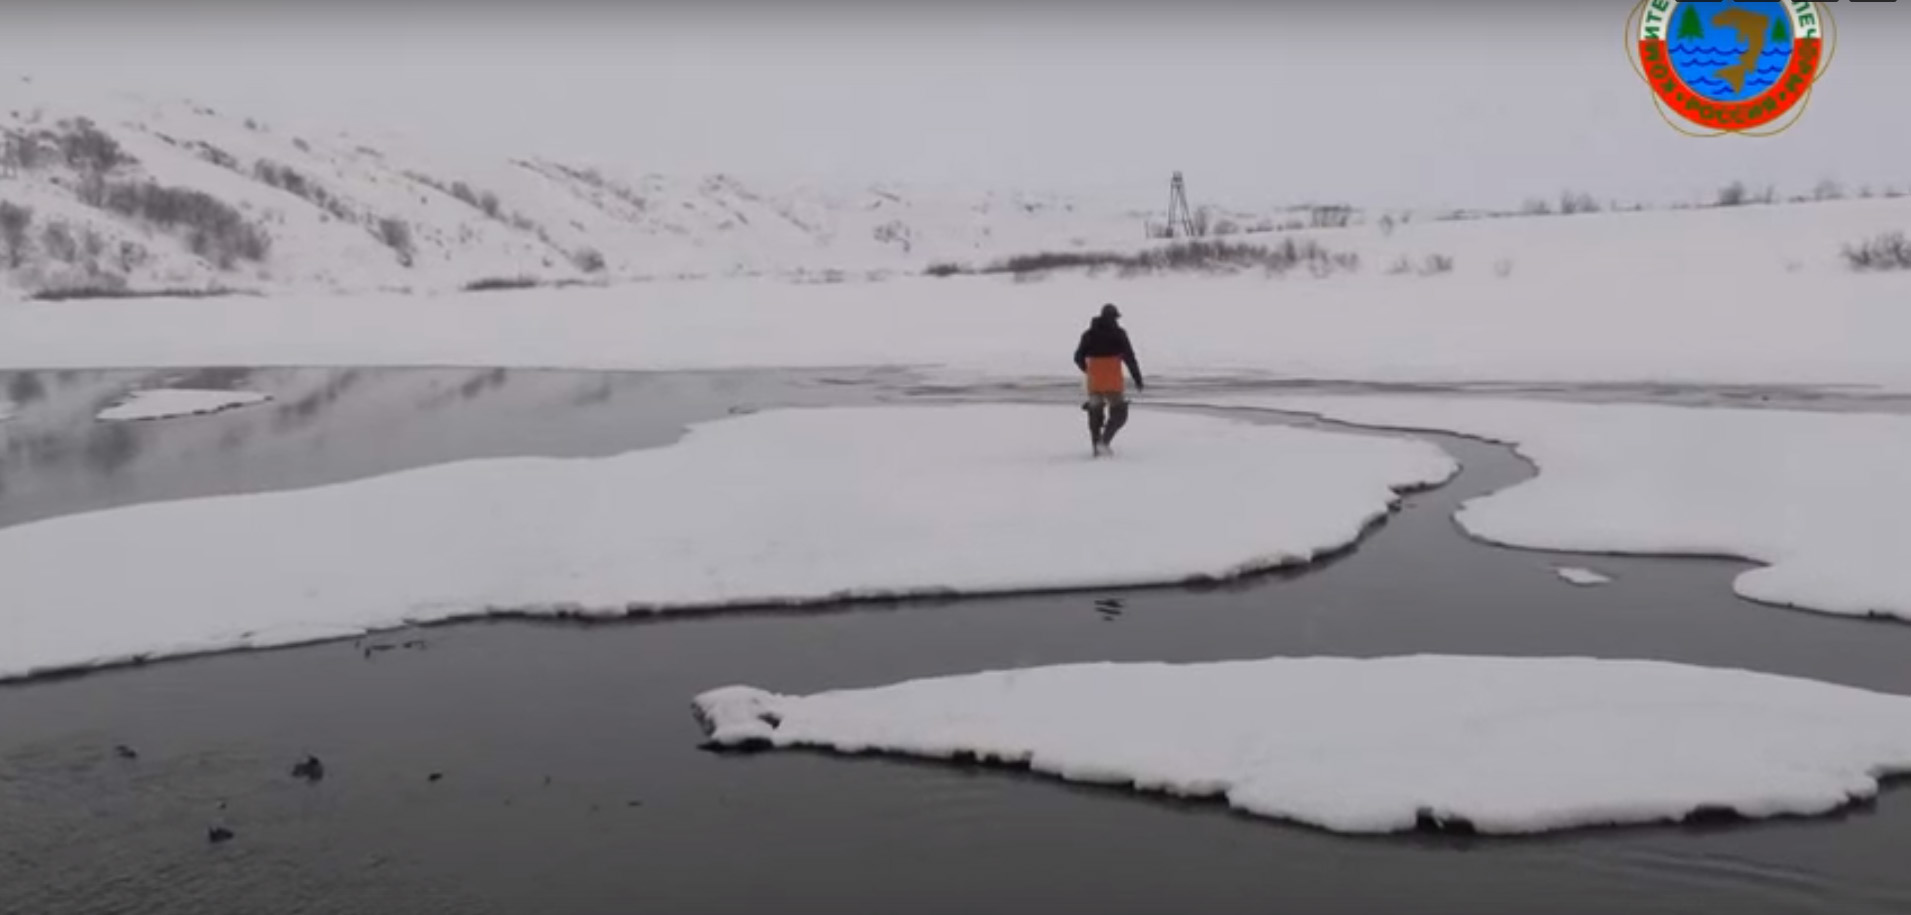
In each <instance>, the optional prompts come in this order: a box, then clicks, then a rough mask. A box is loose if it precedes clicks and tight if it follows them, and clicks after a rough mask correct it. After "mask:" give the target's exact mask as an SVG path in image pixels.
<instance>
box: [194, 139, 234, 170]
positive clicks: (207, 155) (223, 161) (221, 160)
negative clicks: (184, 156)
mask: <svg viewBox="0 0 1911 915" xmlns="http://www.w3.org/2000/svg"><path fill="white" fill-rule="evenodd" d="M193 152H195V153H197V154H198V156H199V158H201V159H204V160H206V161H207V162H211V163H212V164H214V165H217V166H219V167H220V168H223V169H225V170H227V171H233V172H236V171H238V170H239V157H238V156H235V155H233V154H231V153H229V152H226V151H225V150H223V149H220V148H219V147H217V146H214V145H212V144H211V143H207V142H205V141H204V140H201V141H199V142H198V143H196V144H194V145H193Z"/></svg>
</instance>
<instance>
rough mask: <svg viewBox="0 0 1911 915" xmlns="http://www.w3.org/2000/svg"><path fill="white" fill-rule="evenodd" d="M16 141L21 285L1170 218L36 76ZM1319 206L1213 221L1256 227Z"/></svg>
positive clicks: (3, 179)
mask: <svg viewBox="0 0 1911 915" xmlns="http://www.w3.org/2000/svg"><path fill="white" fill-rule="evenodd" d="M0 131H4V134H5V136H6V154H5V159H4V163H5V164H4V165H3V166H0V202H4V203H6V204H9V205H11V206H12V207H15V208H19V209H13V210H11V212H10V213H0V217H5V216H8V215H11V216H12V220H11V223H10V224H9V220H7V219H5V218H0V275H4V280H5V281H4V282H3V283H0V291H5V292H9V293H11V294H21V293H31V292H36V291H42V290H49V289H51V290H58V289H70V288H75V287H103V288H115V287H128V288H134V289H163V288H187V289H207V288H215V287H225V288H240V289H255V290H260V291H265V292H273V291H293V290H301V291H302V290H313V289H324V290H338V291H348V292H361V291H368V290H396V289H420V290H436V289H449V288H458V287H461V286H464V285H466V284H469V283H471V282H474V281H479V280H485V279H497V278H518V277H534V278H538V279H541V280H544V281H547V282H563V281H593V280H617V279H625V280H629V279H660V278H673V277H681V276H686V275H693V276H715V275H737V274H750V275H757V274H771V275H801V274H807V275H828V274H831V273H833V272H840V273H843V274H851V275H863V274H868V273H877V272H884V271H910V272H914V271H919V270H921V269H922V268H923V267H925V266H926V265H928V264H931V263H934V262H936V261H938V260H958V261H964V262H973V261H977V260H985V259H989V258H993V257H998V256H1002V255H1006V254H1022V253H1027V252H1030V251H1035V250H1048V249H1068V248H1071V247H1072V248H1082V247H1087V246H1090V245H1094V246H1107V245H1111V244H1125V245H1132V244H1134V243H1136V242H1139V241H1141V240H1142V239H1143V237H1144V232H1145V226H1144V223H1145V221H1146V220H1148V219H1149V218H1156V219H1158V218H1159V217H1160V214H1159V213H1153V214H1151V213H1147V212H1143V211H1140V210H1136V209H1133V208H1128V207H1123V206H1119V205H1108V204H1105V203H1104V204H1099V205H1097V204H1095V203H1093V202H1089V201H1082V200H1075V199H1070V198H1067V197H1063V196H1059V195H1052V194H1038V193H1020V192H1008V191H997V192H987V191H983V192H950V191H937V190H926V189H920V188H909V187H900V186H885V185H874V186H867V187H861V188H854V189H848V190H843V189H826V188H816V187H795V188H768V187H761V186H755V185H751V184H746V183H744V182H743V181H741V180H739V179H738V178H735V177H732V176H727V175H709V176H701V177H680V176H664V175H658V174H651V173H647V172H645V171H644V170H643V168H642V165H641V163H580V162H556V161H548V160H544V159H536V158H514V157H509V156H500V157H498V158H495V159H486V158H484V157H482V156H473V155H469V154H460V153H453V154H445V153H444V152H443V151H432V150H429V149H427V148H425V147H424V146H423V145H420V144H419V143H417V142H416V138H407V139H404V140H399V141H394V140H392V139H389V138H380V139H379V140H369V139H366V138H362V137H357V136H354V135H353V134H350V133H344V132H339V133H323V134H322V133H318V132H299V131H294V130H288V129H283V128H280V127H276V126H274V125H272V124H270V123H266V122H264V121H262V120H258V119H255V118H252V117H248V116H246V115H243V114H238V113H233V112H225V111H218V110H214V109H212V108H209V107H205V106H201V105H197V104H194V103H191V102H185V101H158V100H151V99H143V98H138V97H132V96H115V97H85V98H78V97H71V96H63V95H61V94H60V93H57V92H53V91H48V90H44V89H42V88H41V86H40V84H38V83H35V82H32V81H28V80H24V79H23V80H19V81H15V82H10V83H7V84H4V85H0ZM28 211H30V212H28ZM1305 217H1306V214H1305V213H1297V212H1295V211H1292V210H1288V211H1284V212H1282V211H1276V210H1274V209H1272V208H1270V209H1268V210H1267V211H1266V212H1263V213H1258V214H1256V213H1247V212H1239V211H1227V210H1223V209H1220V208H1215V209H1214V212H1213V218H1214V220H1215V223H1216V225H1220V224H1222V223H1223V222H1227V223H1232V224H1233V225H1234V226H1235V227H1238V228H1240V229H1242V230H1249V229H1254V228H1257V227H1258V228H1261V229H1269V228H1275V227H1279V226H1282V225H1289V226H1292V225H1297V224H1299V221H1300V220H1302V219H1304V218H1305ZM8 229H11V231H5V230H8Z"/></svg>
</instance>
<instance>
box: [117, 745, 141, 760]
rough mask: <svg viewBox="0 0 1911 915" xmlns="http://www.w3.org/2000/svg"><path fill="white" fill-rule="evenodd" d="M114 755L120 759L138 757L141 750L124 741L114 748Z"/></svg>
mask: <svg viewBox="0 0 1911 915" xmlns="http://www.w3.org/2000/svg"><path fill="white" fill-rule="evenodd" d="M113 755H114V756H117V757H119V758H120V759H138V758H139V751H138V750H135V749H133V748H132V747H129V746H127V745H125V744H123V743H122V744H120V745H118V746H116V747H114V748H113Z"/></svg>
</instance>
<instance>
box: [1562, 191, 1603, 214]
mask: <svg viewBox="0 0 1911 915" xmlns="http://www.w3.org/2000/svg"><path fill="white" fill-rule="evenodd" d="M1599 209H1600V207H1599V201H1597V200H1594V199H1593V196H1592V195H1591V194H1587V193H1581V192H1574V191H1564V192H1561V193H1560V195H1559V212H1560V213H1561V215H1565V216H1576V215H1578V214H1580V213H1597V212H1599Z"/></svg>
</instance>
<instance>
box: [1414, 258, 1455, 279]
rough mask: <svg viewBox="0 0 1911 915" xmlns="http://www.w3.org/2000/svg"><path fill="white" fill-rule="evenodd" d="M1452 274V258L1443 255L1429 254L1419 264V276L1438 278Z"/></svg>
mask: <svg viewBox="0 0 1911 915" xmlns="http://www.w3.org/2000/svg"><path fill="white" fill-rule="evenodd" d="M1452 272H1453V258H1452V257H1450V256H1448V255H1445V254H1429V255H1427V259H1426V260H1425V261H1423V262H1421V264H1420V275H1421V276H1439V275H1441V274H1443V273H1452Z"/></svg>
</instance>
